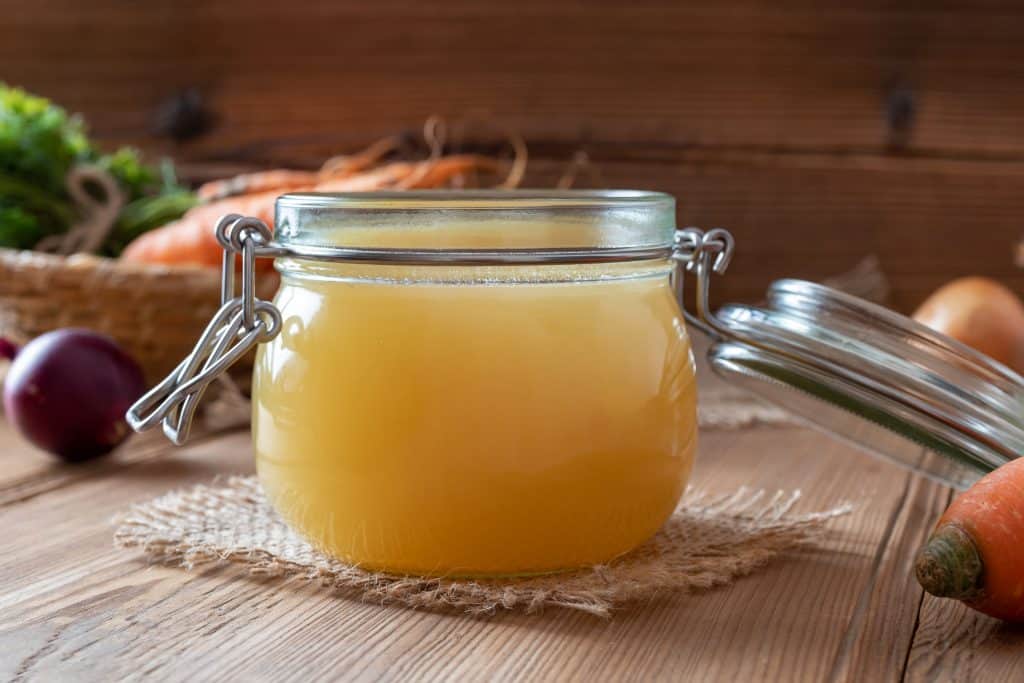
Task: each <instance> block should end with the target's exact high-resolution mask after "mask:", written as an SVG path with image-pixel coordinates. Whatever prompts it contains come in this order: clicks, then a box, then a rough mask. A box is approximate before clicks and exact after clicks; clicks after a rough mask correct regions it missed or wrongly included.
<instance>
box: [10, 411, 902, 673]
mask: <svg viewBox="0 0 1024 683" xmlns="http://www.w3.org/2000/svg"><path fill="white" fill-rule="evenodd" d="M249 449H250V445H249V441H248V437H247V436H246V435H245V434H234V435H231V436H227V437H224V438H221V439H217V440H213V441H209V442H206V443H203V444H199V445H196V446H192V447H189V448H188V449H185V450H179V451H175V452H173V453H168V454H167V455H166V456H165V457H162V458H154V459H149V460H144V461H140V462H136V463H132V464H128V465H126V466H124V467H123V468H122V469H121V470H119V471H116V472H111V473H108V474H107V476H105V477H103V478H91V479H83V480H80V481H77V482H75V483H74V484H72V485H69V486H65V487H61V488H58V489H54V490H51V491H49V492H46V493H45V494H43V495H40V496H36V497H34V498H31V499H28V500H25V501H22V502H18V503H14V504H11V505H8V506H6V507H4V508H0V510H2V512H0V516H2V522H3V525H4V528H5V530H6V532H7V533H6V534H5V535H4V536H3V537H2V538H0V586H3V590H2V592H0V653H3V654H2V655H0V677H3V678H11V679H14V680H22V679H32V678H35V679H52V678H67V677H74V676H80V675H82V674H83V673H85V672H88V676H87V677H95V678H107V679H110V678H121V677H128V678H133V677H142V676H145V675H148V674H152V675H158V676H162V677H173V678H176V679H182V678H192V677H199V678H203V679H211V678H219V677H230V678H246V679H250V680H310V679H314V680H321V679H332V680H336V679H338V678H344V679H347V680H371V679H377V678H380V677H390V678H397V677H401V678H403V679H406V678H407V679H410V680H428V679H437V678H459V679H470V680H490V679H506V680H535V679H538V678H542V679H546V680H550V679H570V678H571V679H580V678H592V679H596V680H619V679H623V678H645V679H651V678H662V679H666V678H673V679H677V678H701V679H704V680H733V679H737V678H740V679H751V678H779V677H784V678H788V679H791V680H820V679H822V678H823V677H824V676H826V675H827V674H828V673H829V671H830V668H831V666H832V663H833V661H834V660H835V658H836V657H837V656H838V655H839V652H840V650H841V648H843V647H846V646H847V643H848V642H853V643H857V642H859V639H860V638H861V637H862V636H861V635H858V634H855V635H854V636H852V637H851V636H849V635H848V630H849V628H850V621H849V620H850V616H851V614H852V613H853V612H854V610H855V608H856V605H857V603H858V600H859V599H860V596H861V595H862V593H863V592H864V590H865V587H866V586H869V585H871V584H872V581H873V579H872V572H873V571H874V565H875V557H876V555H877V553H878V552H879V544H880V542H881V541H882V539H883V538H884V537H885V535H886V530H887V528H888V527H889V526H890V519H891V516H892V514H893V511H894V510H895V509H896V508H897V507H898V504H899V502H900V500H901V499H902V497H903V494H904V488H905V483H906V478H907V476H908V475H904V474H902V473H901V472H899V471H898V470H893V469H891V467H890V466H887V465H884V464H882V463H880V462H877V461H874V460H870V459H865V458H862V457H860V456H857V455H854V454H852V453H851V451H850V450H849V449H848V448H847V447H845V446H842V445H840V444H837V443H834V442H830V441H828V440H827V439H825V438H824V437H821V436H819V435H817V434H814V433H811V432H806V431H803V430H798V429H768V428H765V429H760V430H752V431H749V432H742V433H740V432H734V433H729V432H724V433H718V434H714V433H712V434H708V435H706V436H705V438H704V441H703V444H702V446H701V459H700V465H699V469H698V472H697V475H696V481H697V483H698V484H699V485H701V486H705V487H708V488H711V489H713V490H722V491H726V490H731V489H733V488H735V487H736V486H738V485H742V484H748V485H754V486H764V487H767V488H769V489H774V488H777V487H782V488H797V487H799V488H803V489H804V491H805V494H806V499H805V500H804V501H803V502H802V503H801V506H802V507H803V508H804V509H813V508H821V507H824V506H826V505H829V504H832V503H835V502H836V501H838V500H841V499H852V500H854V501H859V502H861V505H860V507H859V509H858V511H857V512H856V514H855V515H853V516H851V517H848V518H846V519H844V520H841V521H839V522H837V523H836V525H835V531H834V533H833V535H832V536H831V540H830V546H829V547H828V548H827V549H823V550H813V551H804V552H798V553H794V554H793V555H792V556H790V557H789V558H787V559H785V560H782V561H779V562H775V563H773V564H772V565H770V566H769V567H767V568H765V569H764V570H763V571H760V572H758V573H756V574H755V575H753V576H751V577H748V578H746V579H743V580H741V581H739V582H738V583H736V584H735V585H734V586H732V587H730V588H728V589H723V590H718V591H711V592H708V593H705V594H701V595H696V596H691V597H673V596H665V597H664V598H663V599H659V600H656V601H652V602H651V603H648V604H643V605H637V606H635V607H633V608H630V609H626V610H623V611H622V612H621V613H620V614H618V615H617V616H616V617H615V618H614V619H613V620H612V621H610V622H606V621H602V620H599V619H595V618H593V617H589V616H586V615H582V614H573V613H569V612H565V611H558V610H552V611H549V612H547V613H544V614H542V615H539V616H533V617H528V616H523V615H514V614H509V615H503V616H499V617H496V618H493V619H477V618H471V617H468V616H465V615H452V614H429V613H419V612H411V611H408V610H404V609H400V608H393V607H381V606H378V605H369V604H364V603H360V602H356V601H351V600H348V599H345V598H341V597H336V596H331V595H326V594H323V593H321V592H319V591H318V590H317V589H316V588H315V587H312V586H308V585H302V584H301V583H296V582H286V583H278V582H275V581H266V580H258V579H252V578H247V577H245V576H242V575H241V574H240V573H239V572H238V571H236V570H230V569H229V570H226V571H225V570H207V571H203V572H196V573H186V572H184V571H182V570H180V569H176V568H167V567H151V566H149V565H147V564H146V563H145V562H144V561H143V560H142V558H141V557H140V556H139V555H138V554H137V553H133V552H127V551H116V550H114V549H113V548H111V546H110V534H111V527H110V518H111V517H112V516H113V515H114V514H116V513H117V512H118V511H120V510H123V509H124V508H125V507H126V506H127V505H128V504H130V503H131V502H134V501H140V500H144V499H146V498H149V497H151V496H153V495H157V494H159V493H160V492H162V491H165V490H166V489H168V488H172V487H178V486H185V485H188V484H191V483H196V482H201V481H206V480H208V479H210V478H211V477H212V476H214V475H216V474H221V473H228V472H237V471H248V470H250V469H251V465H250V463H249V457H250V455H249ZM6 456H7V457H19V456H18V454H17V453H9V454H6ZM894 475H895V476H894ZM851 482H854V483H853V484H852V485H851ZM867 501H870V504H866V502H867ZM891 603H892V606H893V609H896V610H899V609H901V608H902V609H906V610H909V611H910V614H913V613H914V611H915V610H916V602H914V601H910V602H903V601H900V600H897V599H894V600H892V601H891ZM766 667H767V668H766Z"/></svg>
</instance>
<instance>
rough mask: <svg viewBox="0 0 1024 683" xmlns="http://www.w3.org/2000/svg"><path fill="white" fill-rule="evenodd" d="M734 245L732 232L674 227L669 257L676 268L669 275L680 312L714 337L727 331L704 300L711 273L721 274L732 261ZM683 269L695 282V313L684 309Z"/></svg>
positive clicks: (717, 229)
mask: <svg viewBox="0 0 1024 683" xmlns="http://www.w3.org/2000/svg"><path fill="white" fill-rule="evenodd" d="M735 248H736V241H735V240H734V239H733V236H732V234H731V233H730V232H729V231H728V230H724V229H722V228H714V229H713V230H708V231H707V232H704V231H703V230H701V229H699V228H684V229H682V230H678V231H676V235H675V244H674V245H673V248H672V258H673V259H674V260H675V262H676V269H675V272H674V273H673V275H672V277H673V286H674V287H675V290H676V297H677V299H678V300H679V306H680V308H682V310H683V315H684V316H685V317H686V321H687V322H688V323H690V324H691V325H693V326H694V327H696V328H697V329H699V330H701V331H702V332H704V333H706V334H708V335H711V336H712V337H716V338H721V337H723V336H729V332H728V330H727V329H726V328H725V327H724V326H723V325H722V324H721V323H720V322H719V321H718V319H717V318H716V317H715V315H714V314H713V313H712V312H711V306H710V304H709V303H708V289H709V288H710V283H711V274H712V273H715V274H717V275H721V274H723V273H725V271H726V269H728V267H729V262H730V261H732V254H733V251H734V250H735ZM687 272H690V273H693V274H694V276H695V279H696V282H697V291H696V297H695V305H696V309H697V310H696V314H693V313H690V311H689V310H688V309H687V308H686V298H685V296H684V281H685V279H686V273H687Z"/></svg>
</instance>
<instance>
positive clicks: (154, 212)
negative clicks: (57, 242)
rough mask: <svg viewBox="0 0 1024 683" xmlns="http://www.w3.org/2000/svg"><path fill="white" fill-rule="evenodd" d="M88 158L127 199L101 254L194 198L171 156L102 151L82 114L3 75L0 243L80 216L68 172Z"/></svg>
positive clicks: (61, 226)
mask: <svg viewBox="0 0 1024 683" xmlns="http://www.w3.org/2000/svg"><path fill="white" fill-rule="evenodd" d="M84 163H87V164H95V165H97V166H99V167H100V168H102V169H104V170H105V171H107V172H108V173H109V174H110V175H111V177H113V178H114V179H115V180H116V181H117V184H118V186H119V187H120V188H121V190H122V191H123V192H124V195H125V199H126V201H127V202H128V203H127V204H126V205H125V207H124V208H123V209H122V211H121V215H120V216H119V217H118V220H117V223H116V224H115V226H114V229H113V230H112V231H111V235H110V237H109V238H108V239H107V242H106V244H104V245H103V248H102V249H101V251H102V253H104V254H107V255H111V256H116V255H117V254H119V253H120V252H121V250H122V249H123V248H124V247H125V246H126V245H127V244H128V242H129V241H131V240H132V239H134V237H136V236H138V235H140V234H142V233H143V232H146V231H147V230H151V229H153V228H155V227H158V226H160V225H162V224H163V223H166V222H169V221H171V220H174V219H176V218H178V217H180V216H181V214H182V213H184V212H185V211H187V210H188V209H189V208H191V207H192V206H194V205H195V204H196V202H197V200H196V198H195V196H194V195H192V194H191V193H190V192H188V191H186V190H184V189H183V188H181V187H180V186H178V184H177V182H176V181H175V180H174V174H173V167H172V166H170V164H169V162H165V164H164V165H163V167H162V168H161V169H160V171H158V170H157V169H154V168H152V167H150V166H147V165H145V164H143V163H142V160H141V158H140V157H139V153H138V152H137V151H136V150H134V149H131V148H122V149H119V150H117V151H115V152H114V153H112V154H103V153H102V152H100V150H99V149H98V148H97V147H96V146H95V145H94V144H93V143H92V142H91V141H90V140H89V138H88V137H87V135H86V129H85V125H84V124H83V122H82V121H81V119H79V118H78V117H76V116H71V115H69V114H68V113H67V112H66V111H64V109H62V108H60V107H58V106H56V105H54V104H52V103H51V102H50V101H49V100H47V99H45V98H42V97H37V96H35V95H32V94H30V93H27V92H25V91H24V90H21V89H20V88H12V87H9V86H6V85H4V84H2V83H0V247H9V248H15V249H31V248H32V247H33V246H34V245H35V244H37V243H38V242H39V240H41V239H42V238H44V237H47V236H48V235H53V234H59V233H62V232H65V231H67V230H68V229H69V228H70V227H71V226H72V225H73V224H74V223H75V222H76V221H77V220H79V219H80V218H81V216H79V215H78V214H77V212H76V209H75V207H74V204H73V202H72V201H71V199H70V197H69V196H68V192H67V188H66V186H65V178H66V176H67V173H68V171H69V170H70V169H71V168H72V167H73V166H74V165H76V164H84Z"/></svg>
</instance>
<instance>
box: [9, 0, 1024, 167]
mask: <svg viewBox="0 0 1024 683" xmlns="http://www.w3.org/2000/svg"><path fill="white" fill-rule="evenodd" d="M8 5H9V6H8V8H7V10H6V11H5V12H4V16H5V18H6V21H5V22H4V25H3V29H2V34H0V38H2V39H0V63H2V64H3V65H4V74H3V76H4V78H5V80H9V81H12V82H15V83H19V84H23V85H26V86H29V87H31V88H34V89H36V90H39V91H41V92H44V93H46V94H48V95H51V96H53V97H56V98H57V99H58V100H60V101H63V102H65V103H66V104H67V105H68V106H70V107H72V108H73V109H75V110H79V111H82V112H83V113H84V114H85V115H86V116H88V118H89V119H90V120H91V121H93V125H94V129H95V130H96V132H97V133H99V134H101V135H103V136H104V137H107V138H109V139H111V140H132V141H136V142H146V141H147V140H149V139H150V135H149V128H150V123H151V118H152V112H153V110H154V108H155V107H156V106H157V105H158V104H159V103H160V102H161V101H162V100H163V99H165V98H167V97H169V96H171V95H172V94H173V93H175V92H176V91H178V90H180V89H182V88H186V87H192V86H195V87H198V88H200V89H202V90H203V91H204V92H205V93H206V96H207V98H208V101H209V103H210V106H211V107H212V109H213V110H214V112H215V113H216V114H217V115H218V118H219V125H218V127H217V128H216V130H215V135H213V134H211V135H209V136H207V137H206V138H205V139H202V140H199V141H197V143H196V144H193V145H190V146H189V147H188V148H185V149H179V150H176V151H177V152H179V153H180V154H182V155H185V156H193V155H201V156H205V157H207V158H210V157H213V158H220V157H223V156H225V155H227V154H230V152H231V151H232V150H241V149H244V148H245V147H246V146H247V145H250V144H252V143H259V142H260V141H263V140H268V139H273V138H277V137H279V136H281V134H282V132H283V131H286V132H287V134H288V135H293V136H323V135H326V136H331V137H333V138H334V139H335V140H336V142H337V144H340V145H345V144H352V143H357V142H360V141H362V140H365V139H366V138H367V137H368V136H373V135H381V134H385V133H390V132H392V131H393V130H394V129H395V128H398V127H403V126H412V125H418V123H419V122H421V121H422V120H423V119H424V118H425V117H426V116H428V115H430V114H433V113H440V114H448V115H451V114H461V113H464V112H465V111H467V110H471V109H478V110H487V111H491V112H494V113H496V114H499V115H500V116H502V118H503V119H505V120H506V121H508V122H509V123H510V124H512V125H515V126H516V127H518V128H519V129H520V130H521V131H522V132H523V133H524V134H525V135H526V136H527V137H528V138H530V139H537V140H545V139H552V140H558V141H567V140H568V141H577V142H584V141H587V140H610V141H618V142H629V143H639V142H652V141H653V142H675V143H684V144H687V145H696V146H716V147H717V146H728V147H746V146H751V145H755V146H769V147H776V148H795V149H802V150H806V149H851V148H856V149H875V150H882V149H886V148H888V147H890V146H891V145H893V144H898V145H900V146H903V147H906V148H910V149H917V150H931V151H940V152H942V153H946V154H966V155H971V156H977V155H980V156H986V155H996V156H1003V155H1010V156H1014V157H1018V156H1020V155H1021V154H1022V153H1024V135H1022V133H1021V130H1020V126H1019V125H1018V124H1019V119H1020V115H1021V113H1022V111H1024V95H1021V90H1020V87H1019V86H1020V84H1021V82H1022V78H1024V60H1021V51H1022V47H1021V43H1020V40H1019V36H1020V34H1021V29H1022V28H1024V13H1022V11H1021V7H1020V5H1019V4H1016V3H1012V2H986V3H969V2H954V1H951V2H942V3H929V4H927V5H915V4H907V3H892V2H886V1H884V0H857V2H852V3H843V4H842V5H841V6H840V5H838V4H835V3H822V2H817V1H814V0H790V1H787V2H769V1H766V0H728V1H726V2H692V3H677V2H671V1H670V0H644V1H643V2H633V3H628V4H622V3H613V2H593V3H580V2H576V1H574V0H565V1H558V2H547V1H544V0H526V1H523V2H517V3H506V2H497V1H493V0H492V1H488V2H474V1H473V0H450V1H448V2H444V3H430V4H429V5H425V4H423V3H418V2H411V1H410V0H386V1H381V2H375V3H370V4H368V3H365V2H357V1H356V0H346V1H343V2H310V3H303V5H302V8H301V10H298V9H297V8H294V7H288V6H284V5H281V4H279V3H275V2H269V1H267V0H257V1H255V2H253V1H249V2H241V1H240V0H215V1H214V2H198V1H195V0H191V1H186V2H170V1H168V0H158V1H156V2H147V3H124V2H117V1H116V0H103V1H101V2H94V3H90V10H89V11H88V12H83V11H79V8H80V5H79V4H78V3H76V2H72V1H71V0H47V1H45V2H37V3H32V4H30V5H28V6H25V5H23V4H21V3H15V2H13V0H9V2H8Z"/></svg>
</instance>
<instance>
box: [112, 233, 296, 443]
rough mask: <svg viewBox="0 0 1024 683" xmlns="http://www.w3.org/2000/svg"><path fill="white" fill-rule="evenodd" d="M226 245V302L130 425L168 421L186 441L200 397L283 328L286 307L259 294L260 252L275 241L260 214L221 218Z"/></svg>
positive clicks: (168, 430) (135, 409)
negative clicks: (237, 291)
mask: <svg viewBox="0 0 1024 683" xmlns="http://www.w3.org/2000/svg"><path fill="white" fill-rule="evenodd" d="M215 234H216V236H217V241H218V242H220V244H221V246H223V247H224V260H223V263H222V271H221V294H220V299H221V307H220V309H219V310H218V311H217V313H216V314H215V315H214V316H213V320H211V321H210V324H209V325H207V326H206V330H205V331H204V332H203V334H202V335H201V336H200V338H199V341H198V342H197V343H196V346H195V348H194V349H193V350H192V352H191V353H190V354H189V355H188V357H186V358H185V360H183V361H182V362H181V364H179V365H178V367H177V368H175V369H174V371H173V372H171V374H170V375H168V376H167V378H166V379H164V380H163V381H162V382H160V384H158V385H156V386H155V387H153V388H152V389H151V390H150V391H149V392H147V393H146V394H145V395H144V396H143V397H142V398H140V399H139V400H138V401H136V402H135V404H134V405H132V407H131V408H130V409H129V410H128V413H127V414H126V416H125V418H126V419H127V421H128V424H129V426H131V428H132V429H134V430H135V431H137V432H141V431H144V430H147V429H150V428H152V427H154V426H156V424H157V423H162V424H163V431H164V434H166V435H167V438H169V439H170V440H171V441H173V442H174V443H175V444H178V445H181V444H183V443H184V442H185V440H186V439H187V438H188V434H189V430H190V428H191V425H192V418H193V416H194V415H195V412H196V408H197V407H198V405H199V399H200V398H202V395H203V392H204V391H206V388H207V387H208V386H209V385H210V383H211V382H213V381H214V380H216V379H217V377H218V376H220V375H221V374H223V373H224V372H226V371H227V369H228V368H229V367H231V365H233V364H234V363H235V362H237V361H238V360H239V359H240V358H241V357H242V356H244V355H245V354H246V353H247V352H248V351H249V350H251V349H252V348H253V347H255V346H256V345H257V344H259V343H261V342H265V341H270V340H271V339H273V338H274V337H276V336H277V334H278V333H279V332H280V331H281V312H280V311H278V310H277V307H276V306H274V305H273V304H272V303H270V302H269V301H262V300H260V299H259V298H258V297H257V296H256V258H257V257H258V256H262V255H264V254H261V253H260V251H261V247H266V246H268V245H269V244H270V241H271V232H270V228H269V227H267V224H266V223H264V222H263V221H261V220H259V219H256V218H244V217H242V216H240V215H238V214H228V215H227V216H224V217H223V218H221V219H220V220H219V221H218V222H217V226H216V233H215ZM239 257H240V258H241V261H242V263H241V271H242V291H241V295H238V296H236V295H235V269H236V264H237V261H238V258H239Z"/></svg>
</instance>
